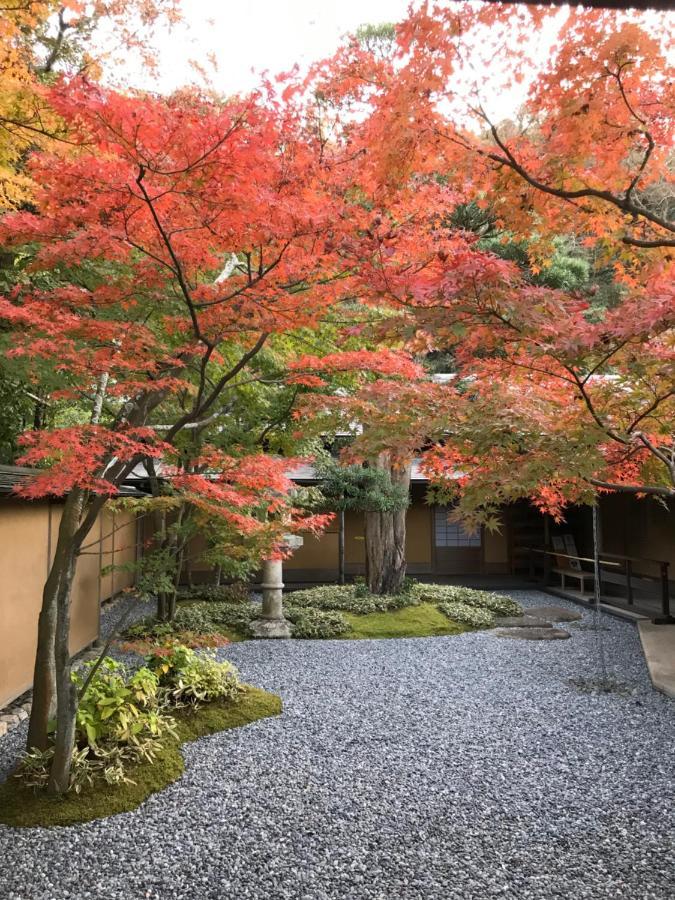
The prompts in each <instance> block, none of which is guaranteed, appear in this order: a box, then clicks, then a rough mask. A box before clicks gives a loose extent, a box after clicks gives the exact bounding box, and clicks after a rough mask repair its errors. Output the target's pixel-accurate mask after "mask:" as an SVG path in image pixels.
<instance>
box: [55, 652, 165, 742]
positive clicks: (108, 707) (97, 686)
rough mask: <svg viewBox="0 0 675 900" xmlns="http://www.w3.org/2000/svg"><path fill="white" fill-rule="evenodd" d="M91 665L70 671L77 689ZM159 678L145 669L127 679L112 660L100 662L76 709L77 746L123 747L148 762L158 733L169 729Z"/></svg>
mask: <svg viewBox="0 0 675 900" xmlns="http://www.w3.org/2000/svg"><path fill="white" fill-rule="evenodd" d="M93 665H94V663H89V664H87V665H85V666H82V667H81V668H80V669H78V670H76V671H75V672H73V675H72V679H73V682H74V684H75V685H76V686H77V688H78V690H80V691H81V690H82V688H83V686H84V682H85V680H86V678H87V675H88V673H89V671H90V670H91V668H92V666H93ZM158 689H159V679H158V678H157V676H156V675H155V674H154V672H152V671H150V669H148V668H147V667H146V666H143V667H142V668H140V669H137V670H136V671H135V672H134V673H133V675H131V676H129V675H128V674H127V671H126V669H125V667H124V666H123V665H122V664H121V663H119V662H116V661H115V660H114V659H110V658H108V659H104V660H103V662H102V663H101V666H100V667H99V669H98V671H97V672H96V674H95V675H94V677H93V678H92V680H91V681H90V682H89V685H88V687H87V690H86V693H85V694H84V696H83V697H82V698H81V699H80V703H79V706H78V709H77V719H76V723H77V737H78V739H79V740H78V743H79V744H84V745H86V744H88V745H89V746H90V747H91V748H92V749H93V750H94V752H96V750H98V749H104V748H106V747H111V746H113V745H120V744H124V745H127V747H128V748H129V750H130V752H131V753H132V755H136V756H138V757H142V758H146V759H149V758H151V757H152V753H153V750H155V749H156V747H157V745H158V744H159V741H160V739H161V737H162V734H163V733H164V732H166V731H167V730H170V729H171V727H172V724H173V723H172V720H171V719H170V718H168V717H167V716H165V715H163V714H162V712H161V709H160V702H159V692H158Z"/></svg>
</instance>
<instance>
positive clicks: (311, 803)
mask: <svg viewBox="0 0 675 900" xmlns="http://www.w3.org/2000/svg"><path fill="white" fill-rule="evenodd" d="M513 596H516V597H517V598H518V599H521V600H522V601H523V602H524V603H525V604H526V605H528V606H536V605H537V604H540V605H541V604H545V603H550V599H549V598H547V597H545V596H544V595H541V594H537V593H536V592H528V593H518V592H513ZM561 603H562V601H561ZM602 621H603V627H604V629H605V630H604V631H603V636H604V639H605V642H606V647H607V656H608V658H609V660H610V661H611V667H612V670H613V674H614V676H615V677H616V678H618V679H620V680H621V681H622V682H624V686H625V690H624V692H623V693H612V694H602V695H599V694H597V693H589V692H587V691H584V690H580V689H579V688H578V687H575V686H574V685H572V684H571V683H570V679H579V678H581V679H593V678H594V677H596V676H597V666H596V654H597V646H596V636H595V634H594V632H593V631H592V630H591V629H589V628H588V627H586V626H587V625H588V623H589V622H590V616H588V615H587V616H585V617H584V621H583V622H581V623H577V624H569V625H566V626H564V627H567V628H569V630H570V632H571V634H572V638H571V639H570V640H568V641H557V642H552V643H537V642H519V641H503V640H498V639H497V638H495V637H494V636H493V635H492V634H490V632H475V633H470V634H464V635H462V636H460V637H441V638H427V639H411V640H381V641H329V642H312V641H304V642H303V641H298V642H294V641H286V642H283V641H280V642H263V641H255V642H248V643H244V644H239V645H232V646H230V647H227V648H225V650H224V651H222V652H223V655H224V656H226V657H227V658H229V659H231V660H233V661H234V662H236V664H237V665H238V666H239V667H240V670H241V673H242V676H243V677H244V679H245V680H247V681H249V682H251V683H253V684H256V685H259V686H261V687H264V688H267V689H268V690H271V691H277V692H279V693H280V694H281V695H282V697H283V699H284V713H283V715H282V716H280V717H278V718H275V719H268V720H264V721H261V722H258V723H255V724H253V725H251V726H249V727H247V728H243V729H239V730H237V731H232V732H227V733H223V734H220V735H214V736H212V737H209V738H205V739H202V740H200V741H197V742H196V743H194V744H190V745H187V746H186V747H185V748H184V749H185V757H186V761H187V767H186V773H185V775H184V777H183V778H182V779H181V780H180V781H179V782H177V783H176V784H174V785H172V786H171V787H169V788H167V789H166V790H165V791H163V792H162V793H160V794H156V795H154V796H153V797H151V798H150V799H149V800H148V801H147V802H146V803H144V804H143V805H142V806H141V807H140V808H139V809H138V810H136V811H135V812H132V813H127V814H124V815H119V816H115V817H113V818H110V819H108V820H105V821H99V822H92V823H89V824H87V825H81V826H76V827H70V828H61V829H52V830H47V829H39V828H35V829H12V828H7V827H2V826H0V897H2V900H5V898H11V900H65V898H73V900H75V898H77V900H80V898H97V900H118V898H119V900H122V898H124V900H136V898H139V900H140V898H151V900H165V898H166V900H181V898H186V900H187V898H189V900H211V898H213V900H229V898H233V900H234V898H236V900H239V898H265V900H268V898H269V900H275V898H307V900H309V898H312V900H314V898H316V900H320V898H350V900H351V898H382V900H384V898H388V900H389V898H406V900H408V898H409V900H417V898H420V900H421V898H425V900H426V898H434V900H436V898H437V900H486V898H492V897H500V898H514V900H516V898H517V900H528V898H537V900H553V898H565V900H583V898H598V900H599V898H625V900H666V898H668V900H672V897H673V896H675V855H674V854H673V847H674V845H675V822H674V817H675V813H674V808H673V804H674V798H675V780H674V765H675V758H674V756H673V749H674V741H673V738H674V731H675V729H674V723H675V704H674V703H673V702H672V701H669V700H668V699H667V698H666V697H664V696H662V695H660V694H658V693H656V692H655V691H653V690H652V688H651V686H650V683H649V679H648V676H647V672H646V669H645V666H644V662H643V659H642V655H641V652H640V647H639V640H638V635H637V632H636V630H635V629H634V627H633V626H632V625H630V624H627V623H624V622H620V621H618V620H615V619H611V618H609V617H606V616H603V620H602ZM24 729H25V725H22V726H21V728H20V729H17V731H16V732H15V733H13V734H12V735H10V736H9V737H8V738H7V739H6V740H4V741H3V742H2V744H1V745H0V754H1V757H0V765H4V771H5V772H6V771H7V770H8V768H9V767H11V766H12V765H13V763H14V761H15V758H16V752H17V750H18V747H19V745H20V743H21V739H22V737H23V732H24ZM0 774H1V772H0Z"/></svg>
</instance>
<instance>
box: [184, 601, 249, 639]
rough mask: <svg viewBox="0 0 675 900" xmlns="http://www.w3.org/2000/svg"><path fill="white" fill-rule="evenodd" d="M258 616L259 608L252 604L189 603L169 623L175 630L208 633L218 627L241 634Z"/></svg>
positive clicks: (244, 632) (245, 631) (246, 630)
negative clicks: (230, 629)
mask: <svg viewBox="0 0 675 900" xmlns="http://www.w3.org/2000/svg"><path fill="white" fill-rule="evenodd" d="M258 615H259V608H258V607H257V606H253V605H252V604H248V605H246V604H237V603H222V602H218V601H214V602H210V603H191V604H189V605H187V606H181V607H180V608H179V609H178V610H177V612H176V616H175V618H174V621H173V622H172V623H171V624H172V626H173V627H174V628H176V629H186V630H188V631H197V632H201V633H208V632H211V631H214V630H217V627H218V626H221V627H224V628H233V629H235V631H241V632H242V633H243V634H246V633H247V632H248V626H249V625H250V623H251V622H252V621H253V620H254V619H255V618H256V617H257V616H258Z"/></svg>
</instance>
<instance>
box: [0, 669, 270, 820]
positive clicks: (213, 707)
mask: <svg viewBox="0 0 675 900" xmlns="http://www.w3.org/2000/svg"><path fill="white" fill-rule="evenodd" d="M280 712H281V699H280V698H279V697H277V696H276V694H268V693H267V692H266V691H262V690H260V689H259V688H254V687H250V686H248V685H247V686H246V688H245V694H244V695H243V696H242V698H241V700H240V701H238V702H237V703H231V702H228V703H209V704H205V705H204V706H201V707H199V709H197V710H177V711H176V713H175V718H176V722H177V724H178V728H177V731H178V734H179V736H180V741H178V742H177V741H174V740H170V742H169V743H167V745H166V746H165V747H164V748H163V750H162V751H161V753H158V754H157V757H156V758H155V761H154V762H153V763H141V764H139V765H137V766H134V767H133V768H131V769H129V773H128V774H129V778H131V779H132V780H133V781H134V782H135V783H134V784H122V785H118V786H113V785H107V784H105V783H103V784H97V785H96V787H95V788H86V789H83V790H82V792H81V793H80V794H67V795H66V796H65V797H62V798H54V797H48V796H47V795H46V794H44V793H42V792H40V793H35V792H34V791H33V790H32V789H30V788H26V787H24V786H23V785H22V784H21V783H20V782H19V781H18V779H16V778H12V777H10V778H9V779H8V780H7V781H6V782H5V783H4V784H1V785H0V822H1V823H3V824H5V825H14V826H18V827H35V826H43V827H45V826H47V827H48V826H53V825H75V824H77V823H79V822H90V821H91V820H92V819H100V818H104V817H106V816H112V815H115V814H117V813H122V812H129V811H130V810H132V809H136V808H137V807H138V806H140V804H141V803H142V802H143V801H144V800H146V799H147V798H148V797H149V796H150V794H154V793H156V792H157V791H161V790H162V789H163V788H165V787H167V785H169V784H171V783H172V782H174V781H177V780H178V779H179V778H180V776H181V775H182V774H183V770H184V762H183V756H182V754H181V752H180V745H181V744H182V743H186V742H187V741H194V740H196V739H197V738H200V737H204V736H205V735H208V734H215V733H216V732H218V731H225V730H226V729H228V728H240V727H241V726H242V725H248V724H250V723H251V722H255V721H256V720H257V719H264V718H265V717H267V716H277V715H279V713H280Z"/></svg>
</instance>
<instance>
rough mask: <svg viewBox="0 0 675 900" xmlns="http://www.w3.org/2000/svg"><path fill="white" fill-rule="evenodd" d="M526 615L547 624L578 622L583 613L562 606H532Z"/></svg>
mask: <svg viewBox="0 0 675 900" xmlns="http://www.w3.org/2000/svg"><path fill="white" fill-rule="evenodd" d="M526 615H531V616H535V617H536V618H537V619H545V620H546V621H547V622H578V621H579V619H583V617H584V615H583V613H580V612H576V610H573V609H565V607H564V606H533V607H531V608H530V609H529V610H528V611H527V613H526Z"/></svg>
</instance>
